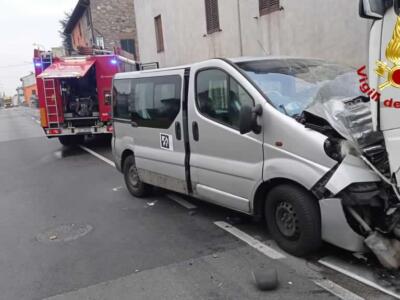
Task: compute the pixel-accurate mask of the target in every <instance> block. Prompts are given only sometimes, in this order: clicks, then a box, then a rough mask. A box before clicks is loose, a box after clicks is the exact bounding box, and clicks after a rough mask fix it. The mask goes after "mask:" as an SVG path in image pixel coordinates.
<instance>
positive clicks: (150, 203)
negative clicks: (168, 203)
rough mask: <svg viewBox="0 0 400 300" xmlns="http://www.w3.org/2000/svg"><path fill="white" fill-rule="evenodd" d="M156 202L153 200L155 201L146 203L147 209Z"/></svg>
mask: <svg viewBox="0 0 400 300" xmlns="http://www.w3.org/2000/svg"><path fill="white" fill-rule="evenodd" d="M157 202H158V201H157V200H155V201H153V202H147V206H148V207H149V206H154V205H155V204H156V203H157Z"/></svg>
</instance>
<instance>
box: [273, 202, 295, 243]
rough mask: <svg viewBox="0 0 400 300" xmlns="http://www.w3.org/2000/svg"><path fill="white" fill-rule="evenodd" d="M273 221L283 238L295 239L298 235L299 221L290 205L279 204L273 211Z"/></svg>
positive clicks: (286, 203)
mask: <svg viewBox="0 0 400 300" xmlns="http://www.w3.org/2000/svg"><path fill="white" fill-rule="evenodd" d="M275 221H276V225H277V226H278V229H279V231H280V232H281V233H282V234H283V235H284V236H286V237H288V238H296V237H297V236H298V235H299V231H300V229H299V220H298V219H297V214H296V211H295V210H294V207H293V205H292V204H290V203H288V202H286V201H282V202H280V203H279V204H278V206H277V208H276V211H275Z"/></svg>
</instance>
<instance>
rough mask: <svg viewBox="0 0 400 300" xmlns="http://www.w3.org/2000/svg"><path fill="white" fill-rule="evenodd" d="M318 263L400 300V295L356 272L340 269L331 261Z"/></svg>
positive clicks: (321, 260)
mask: <svg viewBox="0 0 400 300" xmlns="http://www.w3.org/2000/svg"><path fill="white" fill-rule="evenodd" d="M318 262H319V263H320V264H321V265H324V266H326V267H328V268H331V269H332V270H335V271H337V272H339V273H342V274H344V275H346V276H348V277H350V278H353V279H354V280H357V281H359V282H361V283H363V284H365V285H368V286H370V287H372V288H374V289H377V290H379V291H381V292H384V293H385V294H388V295H390V296H393V297H394V298H396V299H400V295H399V294H396V293H394V292H393V291H391V290H389V289H386V288H384V287H382V286H380V285H378V284H376V283H375V282H373V281H371V280H369V279H367V278H364V277H362V276H360V275H358V274H356V273H354V272H351V271H350V270H347V269H345V268H342V267H340V266H338V265H335V264H334V263H331V262H329V261H325V260H324V259H320V260H319V261H318Z"/></svg>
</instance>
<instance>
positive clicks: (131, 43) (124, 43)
mask: <svg viewBox="0 0 400 300" xmlns="http://www.w3.org/2000/svg"><path fill="white" fill-rule="evenodd" d="M121 48H122V50H124V51H126V52H128V53H131V54H135V40H133V39H128V40H121Z"/></svg>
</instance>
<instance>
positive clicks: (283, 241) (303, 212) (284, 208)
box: [265, 184, 322, 256]
mask: <svg viewBox="0 0 400 300" xmlns="http://www.w3.org/2000/svg"><path fill="white" fill-rule="evenodd" d="M265 218H266V222H267V225H268V228H269V231H270V233H271V235H272V237H273V238H274V239H275V240H276V242H277V243H278V245H279V246H280V247H281V248H282V249H283V250H285V251H287V252H289V253H291V254H293V255H296V256H304V255H308V254H310V253H312V252H314V251H316V250H318V248H319V247H320V246H321V244H322V240H321V215H320V210H319V206H318V202H317V200H316V199H314V197H313V196H312V195H311V194H310V193H309V192H307V191H306V190H304V189H302V188H300V187H298V186H296V185H291V184H284V185H279V186H276V187H274V188H273V189H272V190H271V191H270V192H269V193H268V195H267V198H266V202H265Z"/></svg>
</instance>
